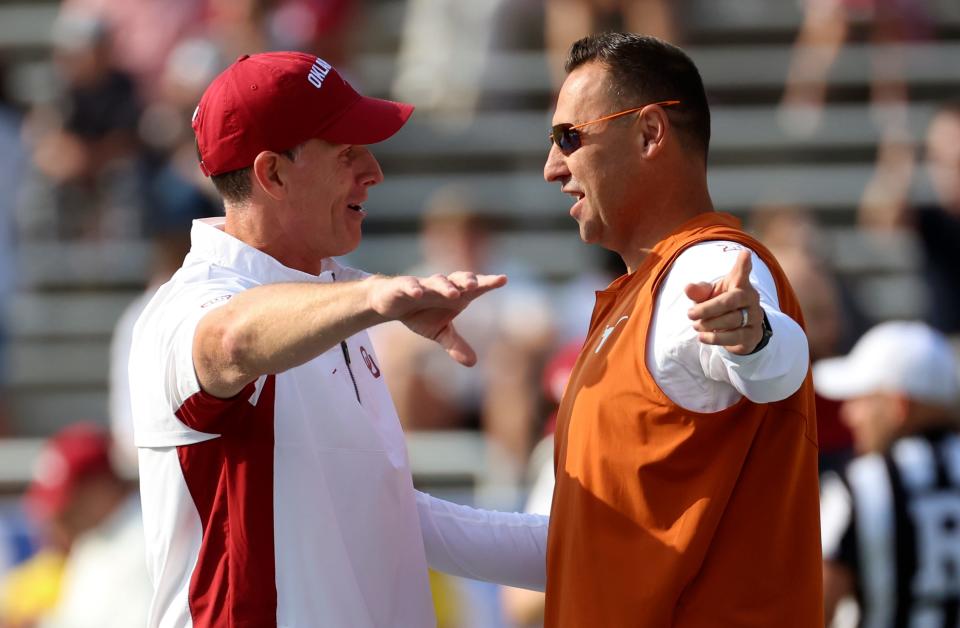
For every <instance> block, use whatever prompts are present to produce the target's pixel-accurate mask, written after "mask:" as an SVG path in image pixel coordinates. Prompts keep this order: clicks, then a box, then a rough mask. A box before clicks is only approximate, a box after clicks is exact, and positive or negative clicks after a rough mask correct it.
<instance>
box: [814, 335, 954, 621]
mask: <svg viewBox="0 0 960 628" xmlns="http://www.w3.org/2000/svg"><path fill="white" fill-rule="evenodd" d="M813 373H814V382H815V385H816V387H817V390H818V391H819V392H820V393H821V394H824V395H827V396H829V397H831V398H833V399H837V400H840V401H843V407H842V411H841V413H842V416H843V419H844V421H846V422H847V424H848V425H849V426H850V428H851V429H852V430H853V434H854V440H855V443H856V449H857V452H858V453H859V454H860V457H858V458H856V459H854V460H853V461H852V462H851V463H850V464H849V465H848V466H847V467H846V469H845V470H844V471H843V473H842V474H829V475H827V476H825V477H824V479H823V483H822V489H821V526H822V537H823V556H824V568H823V574H824V601H825V611H826V623H827V625H830V622H831V620H832V619H833V615H834V609H835V607H836V605H837V603H838V601H840V600H841V599H843V598H844V597H846V596H856V598H857V601H858V603H859V605H860V610H861V624H860V625H862V626H877V627H888V626H889V627H890V628H894V627H899V626H947V625H955V624H956V618H957V608H958V602H960V570H958V566H960V434H958V433H957V421H956V418H955V417H954V416H953V415H952V410H951V408H952V406H953V405H954V404H955V403H956V401H957V394H958V380H957V376H958V373H957V363H956V359H955V357H954V355H953V352H952V350H951V347H950V345H949V343H948V342H947V340H946V338H945V337H944V336H943V335H942V334H940V333H939V332H936V331H934V330H933V329H931V328H930V327H928V326H927V325H925V324H922V323H905V322H889V323H883V324H881V325H878V326H877V327H875V328H873V329H871V330H870V331H869V332H867V333H866V334H865V335H864V336H863V338H861V339H860V341H859V342H858V343H857V344H856V346H854V348H853V350H852V351H851V353H850V354H849V355H848V356H845V357H841V358H833V359H829V360H822V361H820V362H818V363H816V364H815V365H814V369H813Z"/></svg>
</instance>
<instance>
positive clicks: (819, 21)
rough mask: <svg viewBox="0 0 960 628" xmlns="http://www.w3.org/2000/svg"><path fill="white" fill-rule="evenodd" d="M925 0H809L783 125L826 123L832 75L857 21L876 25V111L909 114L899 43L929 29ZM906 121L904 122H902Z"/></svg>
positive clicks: (807, 130) (803, 131)
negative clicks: (824, 115) (827, 99)
mask: <svg viewBox="0 0 960 628" xmlns="http://www.w3.org/2000/svg"><path fill="white" fill-rule="evenodd" d="M925 4H926V3H925V2H923V1H922V0H804V18H803V23H802V25H801V27H800V32H799V33H798V35H797V40H796V43H795V44H794V50H793V57H792V59H791V62H790V70H789V74H788V75H787V84H786V89H785V91H784V94H783V99H782V100H781V103H780V112H779V118H780V123H781V126H782V127H783V129H784V130H785V131H787V132H788V133H790V134H791V135H797V136H806V135H812V134H813V133H814V132H815V131H816V130H817V129H818V128H819V126H820V121H821V118H822V117H823V106H824V102H825V101H826V98H827V75H828V73H829V72H830V68H831V67H832V66H833V64H834V62H835V61H836V59H837V57H838V56H839V55H840V50H841V48H842V47H843V45H844V43H845V42H846V41H847V38H848V36H849V34H850V31H851V26H852V24H853V23H855V22H859V21H867V22H868V23H869V24H870V33H871V43H872V44H873V47H872V49H871V52H870V54H871V62H872V66H873V79H872V83H871V100H872V104H873V108H874V114H876V115H878V116H880V118H881V120H880V121H881V123H883V124H887V123H889V120H885V118H886V117H888V116H894V117H895V118H901V119H902V118H903V117H904V114H905V112H906V110H905V105H906V103H907V87H906V83H905V81H904V79H905V68H904V67H903V65H904V63H903V55H902V52H901V50H900V49H899V47H898V45H899V44H902V43H903V42H905V41H908V40H910V39H912V38H918V37H921V36H924V35H926V34H927V32H928V16H927V15H926V7H925ZM901 122H903V120H901Z"/></svg>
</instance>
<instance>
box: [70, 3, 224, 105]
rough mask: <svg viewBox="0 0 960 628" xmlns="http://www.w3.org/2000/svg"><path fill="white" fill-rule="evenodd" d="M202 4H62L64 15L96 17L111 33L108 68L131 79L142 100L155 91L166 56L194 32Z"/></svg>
mask: <svg viewBox="0 0 960 628" xmlns="http://www.w3.org/2000/svg"><path fill="white" fill-rule="evenodd" d="M205 2H206V0H63V5H62V10H63V12H64V13H66V14H81V15H91V16H96V17H97V18H98V19H99V20H101V21H102V22H103V23H104V25H105V28H106V30H108V31H109V32H110V33H112V36H111V38H110V41H109V42H107V46H108V55H109V59H110V65H111V66H112V67H116V68H118V69H120V70H122V71H123V72H124V73H126V74H128V75H130V76H132V77H133V78H134V79H135V81H136V83H137V85H138V86H139V87H140V90H139V94H140V96H141V97H142V98H143V99H150V98H153V97H154V96H155V91H154V90H155V87H156V85H157V84H158V79H159V77H160V75H161V73H162V71H163V67H164V64H165V63H166V61H167V56H168V55H169V54H170V51H171V50H173V48H174V46H176V44H177V42H179V41H180V40H181V39H182V38H183V37H185V36H186V35H187V34H188V33H190V32H192V31H193V30H194V29H196V27H197V24H198V22H199V21H200V17H201V15H202V11H203V8H204V4H205Z"/></svg>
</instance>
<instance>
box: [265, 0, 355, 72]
mask: <svg viewBox="0 0 960 628" xmlns="http://www.w3.org/2000/svg"><path fill="white" fill-rule="evenodd" d="M360 7H361V3H360V2H359V1H358V0H279V1H277V2H275V5H274V7H273V10H272V11H271V12H270V14H269V16H268V17H267V30H268V33H269V38H270V42H271V44H272V48H273V49H274V50H300V51H303V52H311V53H313V54H315V55H317V56H318V57H320V58H322V59H323V60H324V61H326V62H327V63H330V64H331V65H333V66H334V67H337V68H344V67H346V68H349V66H350V57H351V56H352V54H351V52H352V50H351V48H352V46H353V41H352V40H351V35H352V34H353V32H354V29H355V27H356V23H357V17H358V14H359V13H360Z"/></svg>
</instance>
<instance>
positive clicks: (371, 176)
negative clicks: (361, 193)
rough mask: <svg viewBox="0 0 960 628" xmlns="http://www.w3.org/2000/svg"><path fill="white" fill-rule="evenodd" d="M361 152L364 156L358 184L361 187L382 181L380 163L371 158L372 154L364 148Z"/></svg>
mask: <svg viewBox="0 0 960 628" xmlns="http://www.w3.org/2000/svg"><path fill="white" fill-rule="evenodd" d="M363 150H364V152H365V153H366V154H365V155H364V161H363V167H362V168H361V169H360V175H359V178H360V183H361V185H376V184H378V183H380V182H381V181H383V170H381V169H380V162H378V161H377V158H376V157H374V156H373V153H371V152H370V150H369V149H368V148H366V147H364V148H363Z"/></svg>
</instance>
